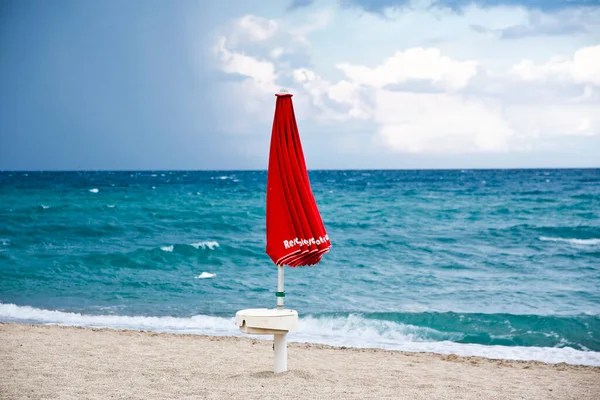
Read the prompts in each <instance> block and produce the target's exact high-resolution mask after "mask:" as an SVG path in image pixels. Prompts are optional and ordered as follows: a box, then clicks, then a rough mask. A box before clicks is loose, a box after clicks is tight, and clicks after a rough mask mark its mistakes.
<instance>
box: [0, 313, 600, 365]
mask: <svg viewBox="0 0 600 400" xmlns="http://www.w3.org/2000/svg"><path fill="white" fill-rule="evenodd" d="M0 321H3V322H25V323H38V324H56V325H68V326H87V327H102V328H113V329H132V330H149V331H156V332H171V333H187V334H202V335H212V336H242V334H241V333H240V332H239V330H238V329H237V327H236V326H235V319H234V318H233V317H230V318H227V317H217V316H210V315H194V316H191V317H153V316H121V315H88V314H80V313H72V312H63V311H56V310H45V309H39V308H34V307H29V306H17V305H14V304H0ZM253 337H257V336H253ZM257 338H263V339H264V338H269V339H270V337H269V336H263V337H257ZM289 340H290V341H294V342H306V343H322V344H328V345H332V346H349V347H361V348H365V347H367V348H383V349H388V350H402V351H410V352H434V353H440V354H457V355H461V356H479V357H486V358H495V359H510V360H535V361H542V362H547V363H560V362H565V363H569V364H579V365H594V366H600V352H596V351H584V350H577V349H574V348H571V347H533V346H503V345H483V344H476V343H458V342H455V341H454V340H460V334H458V333H455V334H453V333H448V332H446V333H444V332H440V331H438V330H436V329H433V328H428V327H420V326H416V325H412V324H406V323H399V322H396V321H392V320H385V319H384V320H381V319H379V320H375V319H373V318H372V316H363V315H359V314H348V315H339V316H331V315H330V316H325V315H324V316H318V315H317V316H307V317H304V318H301V319H300V327H299V330H298V332H295V333H291V334H290V335H289Z"/></svg>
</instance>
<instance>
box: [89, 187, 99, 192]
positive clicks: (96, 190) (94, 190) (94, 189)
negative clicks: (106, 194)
mask: <svg viewBox="0 0 600 400" xmlns="http://www.w3.org/2000/svg"><path fill="white" fill-rule="evenodd" d="M99 191H100V190H98V189H96V188H93V189H90V193H98V192H99Z"/></svg>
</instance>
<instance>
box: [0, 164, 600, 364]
mask: <svg viewBox="0 0 600 400" xmlns="http://www.w3.org/2000/svg"><path fill="white" fill-rule="evenodd" d="M309 176H310V180H311V184H312V189H313V192H314V196H315V199H316V202H317V204H318V207H319V210H320V212H321V215H322V218H323V222H324V224H325V227H326V229H327V233H328V235H329V238H330V239H331V243H332V249H331V252H330V253H328V254H326V255H325V256H324V258H323V260H322V262H321V263H319V264H318V265H315V266H312V267H299V268H288V267H286V270H285V292H286V297H285V304H286V307H288V308H292V309H295V310H297V311H298V313H299V315H300V321H299V328H298V331H297V332H295V333H292V334H290V335H289V340H290V341H296V342H310V343H324V344H329V345H333V346H346V347H375V348H384V349H392V350H403V351H410V352H436V353H442V354H458V355H464V356H482V357H489V358H496V359H517V360H539V361H544V362H548V363H561V362H565V363H570V364H580V365H600V170H599V169H580V170H578V169H543V170H531V169H530V170H444V171H441V170H382V171H368V170H359V171H316V170H315V171H310V172H309ZM266 179H267V173H266V171H121V172H118V171H113V172H83V171H81V172H6V171H5V172H0V321H2V322H23V323H34V324H59V325H76V326H90V327H108V328H119V329H123V328H124V329H135V330H144V331H160V332H173V333H185V334H203V335H227V336H233V335H235V336H241V335H242V334H241V333H240V332H239V330H238V328H237V327H236V325H235V319H234V316H235V313H236V311H238V310H241V309H245V308H262V307H267V308H272V307H275V304H276V297H275V291H276V287H277V268H276V267H275V266H274V265H273V263H272V262H271V260H270V259H269V257H268V256H267V255H266V253H265V197H266V195H265V191H266ZM264 338H265V339H269V337H264Z"/></svg>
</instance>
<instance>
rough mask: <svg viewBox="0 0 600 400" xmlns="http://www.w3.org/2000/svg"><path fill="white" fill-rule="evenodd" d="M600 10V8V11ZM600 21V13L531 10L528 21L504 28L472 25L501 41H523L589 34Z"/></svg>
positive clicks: (576, 10) (474, 28) (570, 10)
mask: <svg viewBox="0 0 600 400" xmlns="http://www.w3.org/2000/svg"><path fill="white" fill-rule="evenodd" d="M598 10H600V7H599V9H598ZM599 21H600V13H598V12H595V13H590V12H588V11H587V10H581V9H569V10H560V11H558V12H555V13H549V14H547V13H543V12H540V11H538V10H530V11H528V13H527V17H526V21H524V22H523V23H520V24H515V25H510V26H507V27H504V28H496V29H493V28H487V27H484V26H481V25H478V24H472V25H470V27H471V29H472V30H474V31H475V32H478V33H488V34H493V35H496V36H497V37H498V38H500V39H521V38H525V37H532V36H564V35H573V34H578V33H587V32H588V31H589V28H588V27H592V26H594V25H596V24H597V23H598V22H599Z"/></svg>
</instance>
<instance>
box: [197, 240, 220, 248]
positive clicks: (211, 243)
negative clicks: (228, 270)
mask: <svg viewBox="0 0 600 400" xmlns="http://www.w3.org/2000/svg"><path fill="white" fill-rule="evenodd" d="M190 246H192V247H195V248H196V249H200V248H202V249H209V250H214V249H215V248H217V247H219V243H218V242H215V241H206V242H196V243H190Z"/></svg>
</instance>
